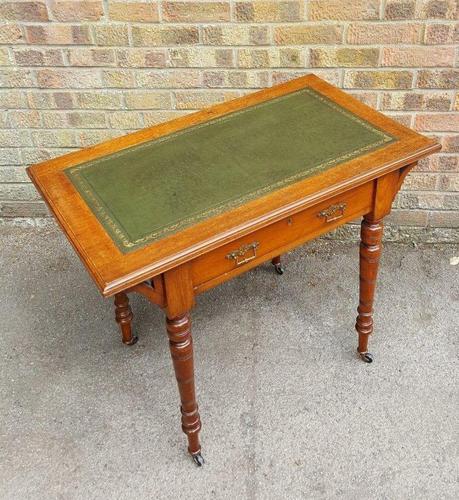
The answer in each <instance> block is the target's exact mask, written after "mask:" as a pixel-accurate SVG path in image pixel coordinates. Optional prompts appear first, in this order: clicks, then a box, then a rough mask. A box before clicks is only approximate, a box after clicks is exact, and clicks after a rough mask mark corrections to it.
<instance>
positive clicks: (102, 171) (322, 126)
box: [28, 75, 440, 465]
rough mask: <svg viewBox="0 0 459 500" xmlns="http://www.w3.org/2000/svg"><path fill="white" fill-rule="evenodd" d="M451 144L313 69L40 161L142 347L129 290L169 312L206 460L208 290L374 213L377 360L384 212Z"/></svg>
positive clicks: (369, 297)
mask: <svg viewBox="0 0 459 500" xmlns="http://www.w3.org/2000/svg"><path fill="white" fill-rule="evenodd" d="M439 149H440V146H439V144H438V143H437V142H436V141H435V140H433V139H430V138H427V137H424V136H421V135H419V134H417V133H415V132H414V131H412V130H409V129H407V128H406V127H404V126H402V125H401V124H399V123H397V122H395V121H393V120H391V119H389V118H387V117H385V116H383V115H382V114H380V113H378V112H376V111H374V110H373V109H371V108H369V107H367V106H365V105H364V104H362V103H360V102H359V101H357V100H356V99H353V98H352V97H350V96H348V95H347V94H345V93H344V92H342V91H340V90H338V89H336V88H335V87H333V86H331V85H329V84H328V83H326V82H324V81H323V80H321V79H319V78H317V77H316V76H314V75H308V76H305V77H302V78H298V79H296V80H292V81H290V82H288V83H285V84H281V85H277V86H275V87H272V88H269V89H265V90H262V91H260V92H256V93H253V94H251V95H248V96H245V97H242V98H239V99H236V100H233V101H231V102H227V103H224V104H219V105H217V106H213V107H211V108H209V109H205V110H203V111H200V112H197V113H194V114H191V115H188V116H186V117H182V118H178V119H176V120H172V121H170V122H167V123H163V124H161V125H157V126H154V127H151V128H148V129H145V130H141V131H139V132H136V133H133V134H129V135H127V136H124V137H120V138H119V139H114V140H111V141H108V142H105V143H102V144H99V145H97V146H94V147H91V148H88V149H84V150H82V151H78V152H74V153H70V154H67V155H65V156H63V157H61V158H56V159H54V160H50V161H47V162H44V163H41V164H38V165H34V166H32V167H30V168H29V169H28V173H29V175H30V177H31V179H32V181H33V182H34V184H35V186H36V187H37V188H38V189H39V191H40V192H41V194H42V196H43V198H44V200H45V201H46V202H47V204H48V205H49V207H50V209H51V211H52V212H53V214H54V215H55V217H56V219H57V220H58V222H59V223H60V225H61V227H62V229H63V231H64V232H65V234H66V235H67V237H68V239H69V240H70V242H71V244H72V245H73V247H74V248H75V250H76V252H77V253H78V255H79V256H80V258H81V260H82V261H83V263H84V264H85V266H86V268H87V270H88V271H89V273H90V275H91V276H92V277H93V279H94V281H95V282H96V284H97V286H98V287H99V290H100V291H101V293H102V295H104V296H107V297H108V296H114V297H115V310H116V320H117V322H118V323H119V324H120V326H121V330H122V338H123V342H124V343H126V344H134V343H135V341H136V337H134V336H133V335H132V332H131V321H132V317H133V315H132V311H131V309H130V306H129V300H128V295H127V293H133V292H136V293H140V294H142V295H144V296H145V297H147V298H148V299H149V300H150V301H151V302H152V303H154V304H157V305H158V306H160V307H162V308H163V309H164V310H165V312H166V328H167V334H168V337H169V344H170V351H171V356H172V361H173V364H174V368H175V373H176V378H177V383H178V389H179V392H180V400H181V413H182V429H183V431H184V432H185V433H186V435H187V437H188V451H189V452H190V454H191V455H192V456H193V458H194V460H195V462H196V463H197V464H198V465H201V464H202V462H203V460H202V456H201V446H200V443H199V437H198V434H199V431H200V429H201V422H200V417H199V413H198V405H197V402H196V396H195V385H194V369H193V346H192V338H191V323H190V310H191V309H192V307H193V304H194V298H195V296H196V295H197V294H199V293H201V292H204V291H206V290H208V289H209V288H212V287H214V286H216V285H218V284H220V283H222V282H224V281H227V280H229V279H231V278H233V277H235V276H237V275H238V274H241V273H243V272H245V271H248V270H249V269H251V268H253V267H254V266H257V265H258V264H261V263H262V262H265V261H268V260H272V262H273V264H274V265H275V269H276V270H277V271H278V272H279V273H281V272H282V268H281V265H280V255H281V254H282V253H283V252H287V251H289V250H291V249H293V248H295V247H297V246H299V245H302V244H303V243H305V242H306V241H308V240H311V239H312V238H315V237H317V236H319V235H320V234H323V233H325V232H327V231H331V230H333V229H335V228H336V227H338V226H340V225H342V224H344V223H346V222H348V221H351V220H354V219H356V218H357V217H361V216H363V221H362V231H361V244H360V301H359V306H358V317H357V322H356V329H357V332H358V353H359V355H360V357H361V358H362V359H363V360H364V361H367V362H371V361H372V356H371V354H370V353H369V352H368V337H369V335H370V334H371V333H372V331H373V319H372V313H373V309H372V308H373V296H374V291H375V283H376V274H377V269H378V261H379V257H380V254H381V238H382V233H383V226H382V220H383V218H384V216H385V215H387V214H388V213H389V212H390V209H391V204H392V201H393V199H394V197H395V195H396V193H397V192H398V190H399V189H400V186H401V184H402V182H403V180H404V178H405V176H406V175H407V174H408V172H409V171H410V170H411V169H412V168H413V167H414V166H415V164H416V162H417V161H418V160H419V159H420V158H422V157H425V156H426V155H429V154H431V153H433V152H435V151H438V150H439Z"/></svg>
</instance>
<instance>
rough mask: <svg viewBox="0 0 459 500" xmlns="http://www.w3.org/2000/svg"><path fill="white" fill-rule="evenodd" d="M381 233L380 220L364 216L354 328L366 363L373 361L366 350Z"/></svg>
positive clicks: (359, 351)
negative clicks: (358, 298)
mask: <svg viewBox="0 0 459 500" xmlns="http://www.w3.org/2000/svg"><path fill="white" fill-rule="evenodd" d="M382 234H383V225H382V221H381V220H377V219H373V218H372V217H370V216H365V217H364V219H363V221H362V228H361V233H360V237H361V242H360V301H359V307H358V308H357V311H358V313H359V315H358V316H357V321H356V324H355V328H356V330H357V332H358V335H359V347H358V349H357V350H358V353H359V355H360V357H361V358H362V359H363V361H366V362H367V363H371V362H372V361H373V356H372V355H371V353H369V352H368V337H369V335H371V334H372V333H373V299H374V294H375V288H376V278H377V274H378V264H379V258H380V257H381V248H382V246H381V241H382Z"/></svg>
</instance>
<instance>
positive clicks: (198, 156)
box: [65, 89, 395, 253]
mask: <svg viewBox="0 0 459 500" xmlns="http://www.w3.org/2000/svg"><path fill="white" fill-rule="evenodd" d="M394 140H395V139H394V137H392V136H390V135H388V134H386V133H384V132H382V131H381V130H379V129H377V128H375V127H374V126H373V125H370V124H369V123H368V122H366V121H364V120H362V119H361V118H359V117H357V116H355V115H354V114H352V113H350V112H349V111H347V110H345V109H343V108H341V107H339V106H338V105H336V104H335V103H333V102H332V101H330V100H329V99H328V98H326V97H324V96H322V95H321V94H319V93H317V92H316V91H314V90H311V89H302V90H299V91H297V92H293V93H291V94H287V95H284V96H281V97H278V98H276V99H273V100H269V101H266V102H263V103H260V104H257V105H255V106H252V107H248V108H245V109H243V110H240V111H236V112H233V113H230V114H228V115H225V116H223V117H220V118H216V119H214V120H211V121H208V122H205V123H202V124H199V125H195V126H193V127H190V128H187V129H183V130H180V131H178V132H175V133H172V134H169V135H167V136H164V137H160V138H159V139H156V140H153V141H149V142H146V143H143V144H141V145H138V146H135V147H131V148H128V149H124V150H122V151H119V152H117V153H114V154H111V155H108V156H104V157H103V158H99V159H97V160H93V161H90V162H87V163H82V164H80V165H76V166H73V167H69V168H67V169H66V170H65V173H66V175H67V177H68V178H69V179H70V181H71V182H72V183H73V185H74V186H75V188H76V189H77V190H78V192H79V193H80V195H81V196H82V197H83V198H84V200H85V201H86V203H87V205H88V206H89V207H90V209H91V210H92V211H93V213H94V214H95V216H96V217H97V219H98V220H99V222H100V223H101V224H102V225H103V227H104V228H105V230H106V231H107V233H108V234H109V235H110V237H111V238H112V239H113V241H114V242H115V243H116V245H117V246H118V248H119V249H120V250H121V251H122V252H123V253H126V252H130V251H132V250H135V249H137V248H140V247H142V246H145V245H147V244H148V243H151V242H152V241H154V240H158V239H160V238H162V237H165V236H167V235H169V234H172V233H174V232H177V231H179V230H180V229H183V228H185V227H188V226H190V225H192V224H195V223H197V222H199V221H202V220H204V219H206V218H209V217H212V216H214V215H217V214H220V213H222V212H224V211H226V210H229V209H231V208H233V207H236V206H239V205H241V204H243V203H245V202H247V201H249V200H252V199H254V198H257V197H260V196H263V195H264V194H267V193H269V192H271V191H273V190H276V189H280V188H282V187H284V186H287V185H289V184H292V183H294V182H297V181H299V180H302V179H305V178H306V177H310V176H313V175H315V174H318V173H320V172H323V171H325V170H327V169H329V168H332V167H333V166H335V165H337V164H338V163H342V162H344V161H347V160H349V159H352V158H355V157H357V156H360V155H363V154H365V153H367V152H369V151H372V150H375V149H378V148H381V147H384V146H385V145H387V144H389V143H391V142H393V141H394Z"/></svg>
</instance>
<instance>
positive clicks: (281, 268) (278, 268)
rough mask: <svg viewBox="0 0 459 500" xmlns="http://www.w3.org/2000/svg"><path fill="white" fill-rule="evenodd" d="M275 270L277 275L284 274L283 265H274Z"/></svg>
mask: <svg viewBox="0 0 459 500" xmlns="http://www.w3.org/2000/svg"><path fill="white" fill-rule="evenodd" d="M274 269H275V271H276V273H277V274H284V268H283V267H282V264H274Z"/></svg>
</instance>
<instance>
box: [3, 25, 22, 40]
mask: <svg viewBox="0 0 459 500" xmlns="http://www.w3.org/2000/svg"><path fill="white" fill-rule="evenodd" d="M13 43H24V38H23V36H22V31H21V28H20V27H19V26H18V25H17V24H10V23H8V24H0V44H2V45H3V44H8V45H11V44H13Z"/></svg>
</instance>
